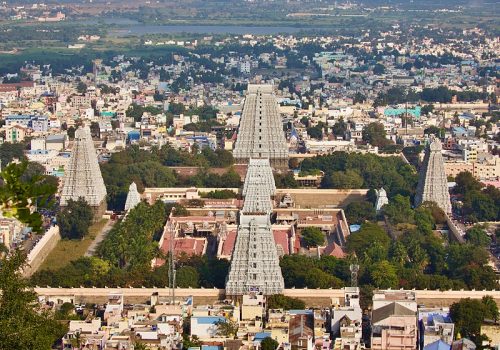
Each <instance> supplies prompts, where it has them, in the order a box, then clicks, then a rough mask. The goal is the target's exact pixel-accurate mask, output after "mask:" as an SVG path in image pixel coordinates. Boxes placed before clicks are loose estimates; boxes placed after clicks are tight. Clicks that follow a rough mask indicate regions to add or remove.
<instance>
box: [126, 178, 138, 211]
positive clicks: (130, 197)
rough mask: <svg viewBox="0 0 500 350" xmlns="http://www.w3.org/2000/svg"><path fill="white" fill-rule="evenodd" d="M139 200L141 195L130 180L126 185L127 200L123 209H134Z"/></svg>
mask: <svg viewBox="0 0 500 350" xmlns="http://www.w3.org/2000/svg"><path fill="white" fill-rule="evenodd" d="M140 202H141V195H140V194H139V191H137V185H136V184H135V182H132V183H131V184H130V186H129V187H128V194H127V200H126V201H125V211H129V210H131V209H134V208H135V206H136V205H137V204H139V203H140Z"/></svg>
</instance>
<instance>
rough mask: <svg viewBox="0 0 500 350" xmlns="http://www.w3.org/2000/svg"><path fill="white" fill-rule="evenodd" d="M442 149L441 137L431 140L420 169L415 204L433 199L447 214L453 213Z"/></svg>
mask: <svg viewBox="0 0 500 350" xmlns="http://www.w3.org/2000/svg"><path fill="white" fill-rule="evenodd" d="M442 149H443V148H442V146H441V141H439V139H437V138H432V139H431V140H430V143H429V145H428V146H427V148H426V150H425V156H424V161H423V163H422V167H421V169H420V174H419V175H420V177H419V180H418V186H417V193H416V195H415V206H416V207H417V206H419V205H420V204H422V203H424V202H428V201H432V202H436V204H437V205H438V206H439V207H440V208H441V209H443V211H444V212H445V213H446V214H451V201H450V192H449V191H448V179H447V177H446V173H445V170H444V160H443V155H442V154H441V150H442Z"/></svg>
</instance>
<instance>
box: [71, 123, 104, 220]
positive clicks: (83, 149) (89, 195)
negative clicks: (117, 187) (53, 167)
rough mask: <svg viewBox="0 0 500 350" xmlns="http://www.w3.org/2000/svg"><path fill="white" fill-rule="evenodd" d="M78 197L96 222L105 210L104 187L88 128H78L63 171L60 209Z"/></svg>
mask: <svg viewBox="0 0 500 350" xmlns="http://www.w3.org/2000/svg"><path fill="white" fill-rule="evenodd" d="M80 197H82V198H83V199H85V201H86V202H87V203H88V204H89V205H90V206H91V207H92V208H93V210H94V218H95V220H98V219H100V218H101V216H102V214H104V211H105V210H106V187H105V186H104V181H103V179H102V174H101V169H100V168H99V163H98V162H97V154H96V151H95V148H94V143H93V141H92V137H91V135H90V129H89V128H88V127H83V128H78V129H77V130H76V132H75V144H74V146H73V151H72V153H71V158H70V160H69V164H68V166H67V168H66V169H65V170H64V179H63V188H62V192H61V207H64V206H66V205H67V204H68V201H69V200H70V199H72V200H75V201H76V200H78V199H79V198H80Z"/></svg>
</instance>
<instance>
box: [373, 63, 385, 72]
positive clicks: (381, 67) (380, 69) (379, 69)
mask: <svg viewBox="0 0 500 350" xmlns="http://www.w3.org/2000/svg"><path fill="white" fill-rule="evenodd" d="M384 73H385V66H384V65H383V64H380V63H377V64H376V65H375V66H374V67H373V74H375V75H381V74H384Z"/></svg>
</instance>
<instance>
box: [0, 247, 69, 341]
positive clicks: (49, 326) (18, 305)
mask: <svg viewBox="0 0 500 350" xmlns="http://www.w3.org/2000/svg"><path fill="white" fill-rule="evenodd" d="M24 264H25V256H24V255H23V253H22V252H20V251H17V250H16V251H14V252H13V253H11V254H6V255H1V254H0V290H1V291H2V293H0V309H1V310H2V311H1V312H0V329H1V330H2V331H1V332H0V349H20V350H46V349H51V348H52V345H53V344H54V343H55V341H56V340H58V339H60V338H61V337H62V336H63V335H64V334H65V333H66V331H67V329H66V327H65V326H64V325H63V324H61V323H59V322H58V321H56V320H55V319H54V316H53V315H52V314H51V313H49V312H48V311H44V310H43V309H42V308H41V307H40V305H39V304H38V300H37V295H36V293H35V292H34V291H33V290H32V289H31V288H29V287H28V284H27V282H26V280H25V279H24V278H23V277H22V276H21V273H22V272H21V271H22V268H23V267H24Z"/></svg>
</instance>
